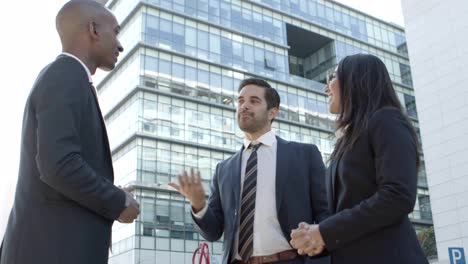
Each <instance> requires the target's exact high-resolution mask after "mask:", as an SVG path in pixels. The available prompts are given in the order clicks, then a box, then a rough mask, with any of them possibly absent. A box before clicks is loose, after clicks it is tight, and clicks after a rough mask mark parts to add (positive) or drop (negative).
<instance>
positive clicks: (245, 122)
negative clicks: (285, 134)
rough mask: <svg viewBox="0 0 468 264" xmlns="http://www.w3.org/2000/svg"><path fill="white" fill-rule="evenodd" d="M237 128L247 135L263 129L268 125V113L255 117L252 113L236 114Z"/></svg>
mask: <svg viewBox="0 0 468 264" xmlns="http://www.w3.org/2000/svg"><path fill="white" fill-rule="evenodd" d="M237 122H238V124H239V128H240V129H241V130H242V131H244V132H247V133H255V132H257V131H260V130H262V129H264V128H265V127H266V126H268V124H269V122H270V121H269V120H268V112H265V114H259V115H256V114H254V113H249V112H242V113H238V114H237Z"/></svg>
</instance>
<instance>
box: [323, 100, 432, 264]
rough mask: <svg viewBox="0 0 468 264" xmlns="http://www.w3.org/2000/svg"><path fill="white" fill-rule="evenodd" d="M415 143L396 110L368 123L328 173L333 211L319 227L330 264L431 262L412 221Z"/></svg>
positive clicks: (380, 113)
mask: <svg viewBox="0 0 468 264" xmlns="http://www.w3.org/2000/svg"><path fill="white" fill-rule="evenodd" d="M416 157H417V150H416V143H415V142H414V140H413V139H412V137H411V128H410V127H409V126H408V124H407V123H406V122H405V121H404V117H403V115H402V114H401V113H400V112H399V111H398V110H397V109H395V108H383V109H381V110H379V111H377V112H376V113H374V114H373V116H372V117H371V118H370V120H369V124H368V129H367V130H365V131H363V133H362V134H361V135H360V136H359V138H358V140H357V142H356V143H355V145H354V147H353V148H352V149H351V150H349V151H347V152H345V153H344V154H343V155H342V156H341V158H339V159H338V160H336V161H333V162H331V164H330V167H329V168H328V171H327V193H328V202H329V210H330V211H331V212H332V214H334V215H333V216H331V217H330V218H328V219H326V220H325V221H323V222H322V223H320V227H319V228H320V232H321V234H322V237H323V239H324V241H325V244H326V247H327V249H328V251H330V252H331V263H333V264H345V263H359V264H367V263H368V264H375V263H379V264H396V263H398V264H422V263H428V261H427V259H426V257H425V256H424V254H423V252H422V250H421V247H420V245H419V242H418V240H417V238H416V234H415V231H414V229H413V226H412V224H411V222H410V221H409V219H408V214H409V213H410V212H412V211H413V207H414V204H415V201H416V182H417V168H416Z"/></svg>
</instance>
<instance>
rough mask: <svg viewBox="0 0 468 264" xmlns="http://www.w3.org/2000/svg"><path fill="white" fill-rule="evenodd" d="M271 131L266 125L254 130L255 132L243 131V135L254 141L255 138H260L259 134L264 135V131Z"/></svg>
mask: <svg viewBox="0 0 468 264" xmlns="http://www.w3.org/2000/svg"><path fill="white" fill-rule="evenodd" d="M270 131H271V127H266V128H264V129H262V130H259V131H256V132H253V133H248V132H244V135H245V138H246V139H248V140H250V141H255V140H257V139H258V138H260V137H261V136H263V135H265V134H266V133H268V132H270Z"/></svg>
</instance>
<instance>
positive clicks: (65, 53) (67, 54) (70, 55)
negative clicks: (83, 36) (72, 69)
mask: <svg viewBox="0 0 468 264" xmlns="http://www.w3.org/2000/svg"><path fill="white" fill-rule="evenodd" d="M62 54H63V55H66V56H68V57H72V58H74V59H75V60H77V61H78V62H79V63H80V64H81V66H83V68H84V69H85V71H86V74H87V75H88V78H89V82H90V83H92V82H93V78H92V76H91V72H90V71H89V69H88V67H87V66H86V65H85V64H84V63H83V62H82V61H81V60H80V59H78V57H76V56H75V55H73V54H71V53H68V52H62Z"/></svg>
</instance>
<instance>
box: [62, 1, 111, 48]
mask: <svg viewBox="0 0 468 264" xmlns="http://www.w3.org/2000/svg"><path fill="white" fill-rule="evenodd" d="M109 16H112V13H111V12H110V11H109V10H108V9H107V8H106V7H105V6H103V5H101V4H100V3H98V2H96V1H92V0H72V1H70V2H68V3H66V4H65V5H64V6H63V7H62V9H60V11H59V12H58V14H57V17H56V19H55V25H56V27H57V32H58V34H59V36H60V40H61V41H62V45H64V46H67V45H68V44H69V43H70V42H71V43H73V42H75V40H76V38H77V37H79V36H81V35H82V34H83V33H85V32H87V31H88V30H89V26H90V24H92V23H99V22H100V20H102V19H103V18H106V17H109Z"/></svg>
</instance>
